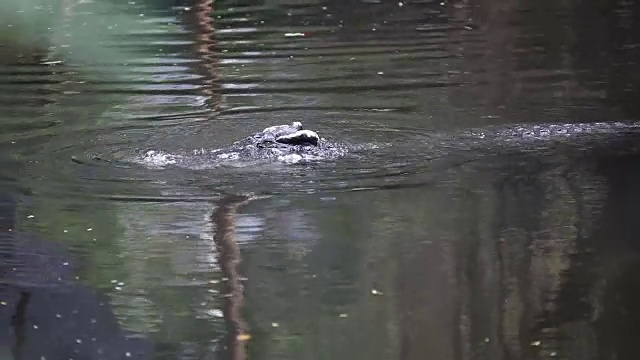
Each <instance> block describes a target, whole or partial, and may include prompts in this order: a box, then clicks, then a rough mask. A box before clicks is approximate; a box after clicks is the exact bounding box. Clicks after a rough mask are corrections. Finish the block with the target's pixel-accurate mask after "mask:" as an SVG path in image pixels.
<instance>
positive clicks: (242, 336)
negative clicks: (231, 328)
mask: <svg viewBox="0 0 640 360" xmlns="http://www.w3.org/2000/svg"><path fill="white" fill-rule="evenodd" d="M236 339H238V340H240V341H247V340H250V339H251V335H249V334H240V335H238V336H236Z"/></svg>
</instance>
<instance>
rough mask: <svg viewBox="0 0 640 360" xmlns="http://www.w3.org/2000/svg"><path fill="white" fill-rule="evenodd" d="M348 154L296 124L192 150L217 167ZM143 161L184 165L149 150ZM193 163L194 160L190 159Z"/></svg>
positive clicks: (267, 129)
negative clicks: (214, 147) (217, 145)
mask: <svg viewBox="0 0 640 360" xmlns="http://www.w3.org/2000/svg"><path fill="white" fill-rule="evenodd" d="M346 152H347V148H346V146H343V145H341V144H338V143H334V142H331V141H329V140H327V139H325V138H322V137H320V136H319V135H318V133H316V132H315V131H312V130H308V129H304V128H303V126H302V123H301V122H299V121H296V122H293V123H291V124H288V125H286V124H285V125H274V126H270V127H267V128H265V129H264V130H262V131H259V132H257V133H255V134H253V135H250V136H248V137H245V138H243V139H241V140H238V141H236V142H233V143H232V144H230V145H229V146H226V147H224V148H219V149H213V150H204V149H203V150H194V151H193V154H192V155H194V156H195V157H199V158H200V160H206V161H207V162H208V163H210V164H212V165H213V164H216V165H225V164H228V165H241V163H243V162H246V163H252V162H254V161H267V162H270V161H274V162H281V163H288V164H291V163H300V162H304V161H314V160H320V159H335V158H337V157H340V156H343V155H344V154H345V153H346ZM144 160H147V161H148V162H158V163H163V162H164V163H168V164H171V163H176V162H184V161H183V160H187V159H185V156H180V155H169V154H164V153H162V152H159V151H156V150H148V151H147V152H146V153H145V155H144ZM191 160H192V161H193V160H195V159H193V158H192V159H191Z"/></svg>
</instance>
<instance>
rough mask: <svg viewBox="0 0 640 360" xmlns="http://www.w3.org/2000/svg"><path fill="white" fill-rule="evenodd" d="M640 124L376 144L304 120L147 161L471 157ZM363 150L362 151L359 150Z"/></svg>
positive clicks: (465, 132) (470, 133)
mask: <svg viewBox="0 0 640 360" xmlns="http://www.w3.org/2000/svg"><path fill="white" fill-rule="evenodd" d="M638 129H640V123H637V122H631V123H623V122H596V123H573V124H537V125H528V124H527V125H511V126H489V127H485V128H475V129H462V130H459V131H454V132H450V133H440V132H432V133H425V134H418V135H415V137H414V138H413V139H410V140H409V141H394V140H393V139H389V141H388V142H385V143H378V144H361V145H354V144H342V143H337V142H333V141H330V140H327V139H325V138H323V137H320V136H319V135H318V133H316V132H315V131H312V130H308V129H305V128H304V127H303V126H302V123H301V122H293V123H291V124H288V125H275V126H270V127H267V128H265V129H264V130H262V131H259V132H257V133H255V134H253V135H250V136H248V137H245V138H243V139H240V140H238V141H235V142H233V143H232V144H231V145H229V146H226V147H223V148H218V149H201V150H193V151H192V153H191V154H184V155H177V154H167V153H164V152H162V151H156V150H149V151H147V152H146V153H145V154H144V155H143V159H142V160H143V162H144V163H146V164H147V165H152V166H164V165H170V164H182V165H183V166H186V167H193V168H209V167H217V166H220V165H222V166H224V165H229V166H233V167H246V166H253V165H255V164H256V163H265V162H266V163H269V162H275V163H285V164H296V163H307V162H314V161H321V160H335V159H338V158H341V157H344V156H345V155H347V154H348V153H354V155H355V154H356V153H364V154H371V153H373V150H374V149H378V151H379V152H380V151H382V153H379V154H378V155H374V157H375V158H378V157H379V156H383V157H384V156H385V155H384V154H385V151H384V150H383V149H385V148H393V149H394V150H393V153H394V157H395V158H397V159H404V161H411V159H415V157H416V156H418V157H420V158H421V159H422V160H428V159H432V158H437V157H442V156H447V154H449V155H451V153H452V152H454V153H457V154H464V153H467V156H469V157H470V158H476V157H477V156H481V155H482V154H487V152H488V153H492V154H495V153H496V152H502V153H512V152H513V151H526V150H528V151H532V150H533V151H534V150H535V149H539V148H540V147H548V146H553V144H558V143H566V144H574V145H578V146H580V144H581V143H584V144H583V145H585V146H589V144H593V143H594V141H595V142H599V141H598V140H597V139H600V141H602V140H604V138H603V136H604V137H607V134H609V135H612V134H621V133H624V132H628V131H633V132H636V131H638ZM361 150H362V151H361Z"/></svg>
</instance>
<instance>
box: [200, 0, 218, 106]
mask: <svg viewBox="0 0 640 360" xmlns="http://www.w3.org/2000/svg"><path fill="white" fill-rule="evenodd" d="M213 11H214V8H213V0H196V4H195V26H196V29H195V31H194V33H195V35H196V36H197V41H196V54H197V55H198V56H199V58H200V59H201V60H202V61H201V62H200V63H199V64H200V66H201V67H202V68H201V69H200V71H201V73H202V74H203V75H204V79H203V82H204V87H203V88H202V92H203V93H204V94H205V95H206V96H207V98H208V99H210V102H211V106H212V110H214V111H220V109H221V108H222V96H221V91H220V84H219V82H220V75H219V71H217V70H218V67H219V66H218V65H219V62H220V60H219V58H218V56H216V54H215V52H214V49H215V48H216V41H215V27H214V26H213Z"/></svg>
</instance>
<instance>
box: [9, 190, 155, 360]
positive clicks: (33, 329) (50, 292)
mask: <svg viewBox="0 0 640 360" xmlns="http://www.w3.org/2000/svg"><path fill="white" fill-rule="evenodd" d="M15 209H16V202H15V201H14V200H13V196H11V195H7V192H0V256H1V258H2V263H1V265H0V327H2V330H1V331H0V347H1V348H3V349H10V352H11V355H12V356H13V358H14V359H42V358H46V359H69V358H81V359H126V358H134V359H148V358H150V355H151V350H152V347H151V344H150V343H149V342H148V341H147V340H145V339H143V338H141V337H139V336H136V334H132V333H128V332H126V331H124V330H122V329H121V328H120V326H119V324H118V321H117V320H116V318H115V315H114V314H113V312H112V309H111V307H110V305H109V300H108V298H107V297H106V296H104V295H102V294H100V293H98V292H97V291H95V290H93V289H91V288H89V287H87V286H86V285H81V284H78V283H76V282H75V280H74V275H73V269H74V264H73V263H71V262H70V261H71V257H70V256H69V254H68V253H67V252H66V251H65V250H64V249H62V248H61V247H60V246H58V245H55V244H53V243H49V242H47V241H46V240H43V239H40V238H38V237H35V236H33V235H29V234H26V233H23V232H20V231H17V230H16V228H15ZM2 351H4V350H2Z"/></svg>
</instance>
